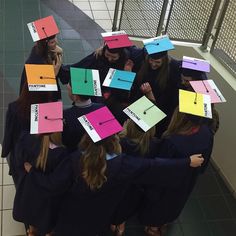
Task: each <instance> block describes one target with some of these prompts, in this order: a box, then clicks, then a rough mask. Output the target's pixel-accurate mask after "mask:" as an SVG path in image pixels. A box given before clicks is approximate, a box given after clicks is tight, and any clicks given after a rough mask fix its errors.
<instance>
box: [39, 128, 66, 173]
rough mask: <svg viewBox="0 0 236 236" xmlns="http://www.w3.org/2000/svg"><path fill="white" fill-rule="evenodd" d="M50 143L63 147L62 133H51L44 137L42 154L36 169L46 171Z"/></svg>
mask: <svg viewBox="0 0 236 236" xmlns="http://www.w3.org/2000/svg"><path fill="white" fill-rule="evenodd" d="M50 143H53V144H55V145H57V146H62V141H61V133H59V132H56V133H51V134H45V135H43V136H42V140H41V148H40V153H39V156H38V158H37V161H36V167H37V168H39V169H41V170H43V171H45V169H46V164H47V158H48V149H49V145H50Z"/></svg>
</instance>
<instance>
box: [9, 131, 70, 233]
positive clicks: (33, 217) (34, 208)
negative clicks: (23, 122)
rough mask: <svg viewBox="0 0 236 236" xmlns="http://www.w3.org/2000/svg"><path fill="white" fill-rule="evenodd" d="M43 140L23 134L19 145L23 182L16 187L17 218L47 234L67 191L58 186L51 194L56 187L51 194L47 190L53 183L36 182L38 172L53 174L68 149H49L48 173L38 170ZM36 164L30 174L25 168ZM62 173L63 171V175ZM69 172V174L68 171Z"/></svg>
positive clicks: (15, 215)
mask: <svg viewBox="0 0 236 236" xmlns="http://www.w3.org/2000/svg"><path fill="white" fill-rule="evenodd" d="M40 145H41V139H40V138H38V137H32V135H29V134H27V133H26V134H23V135H22V136H21V138H20V140H19V141H18V143H17V145H16V150H17V161H18V169H19V172H20V180H19V184H18V185H17V188H16V195H15V199H14V207H13V218H14V219H15V220H17V221H20V222H23V223H26V224H29V225H33V226H35V227H36V228H37V229H38V231H39V233H40V234H46V233H49V232H51V231H52V229H53V228H54V225H55V222H56V219H57V214H58V207H59V206H60V202H61V200H62V199H63V194H62V193H63V192H64V189H63V191H61V192H62V193H59V190H58V189H57V190H56V188H54V189H49V193H51V191H53V190H54V195H55V196H51V195H50V194H48V192H47V188H48V185H49V186H51V185H50V183H51V182H52V181H51V180H50V181H46V182H45V181H43V178H41V179H40V181H35V178H34V175H33V173H34V172H39V173H41V175H43V176H44V175H49V174H50V173H52V172H53V171H54V169H56V167H57V166H58V165H59V164H60V163H62V162H63V160H65V159H66V158H67V151H66V150H65V148H63V147H57V148H54V149H49V150H48V157H47V164H46V169H45V172H42V171H41V170H38V169H36V166H35V165H36V159H37V157H38V154H39V151H40ZM26 161H27V162H30V163H31V164H32V165H33V168H32V170H31V171H30V173H27V172H26V171H25V170H24V162H26ZM61 174H62V173H60V175H61ZM67 174H68V173H67Z"/></svg>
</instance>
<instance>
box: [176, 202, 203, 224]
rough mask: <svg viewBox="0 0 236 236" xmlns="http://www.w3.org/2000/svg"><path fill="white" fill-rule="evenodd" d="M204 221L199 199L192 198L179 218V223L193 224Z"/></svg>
mask: <svg viewBox="0 0 236 236" xmlns="http://www.w3.org/2000/svg"><path fill="white" fill-rule="evenodd" d="M204 220H205V219H204V213H203V211H202V209H201V207H200V205H199V202H198V199H197V198H190V199H189V200H188V201H187V203H186V205H185V207H184V209H183V211H182V213H181V214H180V216H179V221H180V222H181V223H191V222H196V221H199V222H203V221H204Z"/></svg>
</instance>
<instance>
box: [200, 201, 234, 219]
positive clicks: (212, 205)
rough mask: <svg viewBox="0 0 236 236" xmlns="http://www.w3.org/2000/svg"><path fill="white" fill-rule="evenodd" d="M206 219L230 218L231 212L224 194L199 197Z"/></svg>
mask: <svg viewBox="0 0 236 236" xmlns="http://www.w3.org/2000/svg"><path fill="white" fill-rule="evenodd" d="M198 199H199V203H200V206H201V208H202V210H203V212H204V215H205V218H206V220H220V219H230V218H231V214H230V211H229V209H228V206H227V204H226V201H225V199H224V197H223V196H206V197H199V198H198Z"/></svg>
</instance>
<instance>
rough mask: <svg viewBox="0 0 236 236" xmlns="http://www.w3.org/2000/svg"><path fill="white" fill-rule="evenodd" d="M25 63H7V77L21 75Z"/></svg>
mask: <svg viewBox="0 0 236 236" xmlns="http://www.w3.org/2000/svg"><path fill="white" fill-rule="evenodd" d="M23 68H24V64H19V65H16V64H13V65H5V78H8V77H18V78H19V77H20V76H21V73H22V71H23Z"/></svg>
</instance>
